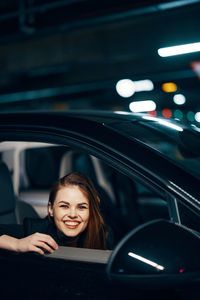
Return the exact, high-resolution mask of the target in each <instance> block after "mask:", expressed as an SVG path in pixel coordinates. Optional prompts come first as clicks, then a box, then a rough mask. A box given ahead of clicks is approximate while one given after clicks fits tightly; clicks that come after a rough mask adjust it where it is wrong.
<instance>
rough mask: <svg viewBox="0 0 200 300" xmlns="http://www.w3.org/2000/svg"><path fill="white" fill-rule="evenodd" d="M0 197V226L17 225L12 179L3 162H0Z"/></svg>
mask: <svg viewBox="0 0 200 300" xmlns="http://www.w3.org/2000/svg"><path fill="white" fill-rule="evenodd" d="M0 195H1V198H0V224H9V223H13V224H15V223H17V218H16V214H15V208H16V198H15V194H14V189H13V183H12V178H11V174H10V171H9V169H8V167H7V165H6V164H5V163H4V162H0Z"/></svg>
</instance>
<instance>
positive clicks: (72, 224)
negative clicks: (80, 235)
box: [64, 222, 79, 226]
mask: <svg viewBox="0 0 200 300" xmlns="http://www.w3.org/2000/svg"><path fill="white" fill-rule="evenodd" d="M64 223H65V225H69V226H76V225H78V224H79V223H78V222H64Z"/></svg>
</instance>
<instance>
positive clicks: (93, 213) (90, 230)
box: [49, 172, 107, 249]
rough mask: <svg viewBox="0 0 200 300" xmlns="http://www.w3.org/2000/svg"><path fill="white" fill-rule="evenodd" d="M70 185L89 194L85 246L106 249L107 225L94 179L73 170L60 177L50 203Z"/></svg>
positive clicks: (50, 196) (52, 190) (50, 197)
mask: <svg viewBox="0 0 200 300" xmlns="http://www.w3.org/2000/svg"><path fill="white" fill-rule="evenodd" d="M69 185H75V186H78V187H79V188H80V190H81V191H82V192H83V193H84V194H85V195H86V196H87V198H88V202H89V221H88V224H87V227H86V229H85V230H84V236H85V238H84V241H83V247H84V248H91V249H106V236H107V232H106V227H105V224H104V220H103V217H102V216H101V213H100V198H99V196H98V193H97V190H96V189H95V187H94V185H93V183H92V181H91V180H90V179H89V178H88V177H87V176H85V175H83V174H81V173H79V172H72V173H69V174H67V175H65V176H64V177H62V178H60V179H59V180H58V181H57V182H56V183H55V184H54V186H53V187H52V189H51V192H50V194H49V205H51V206H53V204H54V201H55V199H56V195H57V192H58V191H59V190H60V189H62V188H64V187H67V186H69Z"/></svg>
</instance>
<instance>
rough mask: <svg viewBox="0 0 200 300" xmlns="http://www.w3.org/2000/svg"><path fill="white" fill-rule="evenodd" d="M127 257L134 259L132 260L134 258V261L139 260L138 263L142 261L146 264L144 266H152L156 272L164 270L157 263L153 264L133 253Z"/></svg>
mask: <svg viewBox="0 0 200 300" xmlns="http://www.w3.org/2000/svg"><path fill="white" fill-rule="evenodd" d="M128 255H129V256H131V257H134V258H136V259H138V260H140V261H142V262H144V263H146V264H148V265H150V266H152V267H154V268H156V269H158V270H161V271H163V270H164V267H163V266H161V265H158V264H157V263H155V262H153V261H152V260H149V259H146V258H144V257H143V256H140V255H137V254H135V253H133V252H129V253H128Z"/></svg>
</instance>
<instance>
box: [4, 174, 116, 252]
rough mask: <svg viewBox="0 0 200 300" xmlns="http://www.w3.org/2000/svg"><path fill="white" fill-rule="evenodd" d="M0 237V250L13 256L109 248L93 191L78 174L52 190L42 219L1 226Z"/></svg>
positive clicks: (26, 219) (98, 203) (89, 183)
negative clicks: (75, 249) (16, 253)
mask: <svg viewBox="0 0 200 300" xmlns="http://www.w3.org/2000/svg"><path fill="white" fill-rule="evenodd" d="M0 234H2V235H1V236H0V248H2V249H7V250H11V251H16V252H29V251H33V252H37V253H40V254H44V253H52V252H53V251H55V250H56V249H57V248H58V245H62V246H72V247H83V248H92V249H107V248H110V247H109V245H108V239H107V236H108V233H107V230H106V226H105V224H104V221H103V218H102V216H101V214H100V199H99V196H98V194H97V191H96V189H95V188H94V186H93V184H92V182H91V181H90V179H89V178H87V177H85V176H84V175H82V174H81V173H78V172H74V173H70V174H68V175H66V176H64V177H63V178H61V179H60V180H59V181H58V182H57V183H56V184H55V185H54V186H53V188H52V190H51V192H50V195H49V203H48V216H47V217H46V218H44V219H30V218H25V220H24V222H23V225H10V226H9V225H1V226H0Z"/></svg>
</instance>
